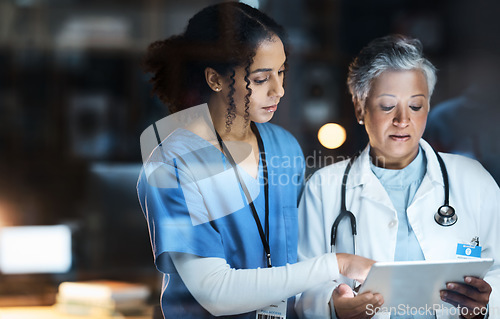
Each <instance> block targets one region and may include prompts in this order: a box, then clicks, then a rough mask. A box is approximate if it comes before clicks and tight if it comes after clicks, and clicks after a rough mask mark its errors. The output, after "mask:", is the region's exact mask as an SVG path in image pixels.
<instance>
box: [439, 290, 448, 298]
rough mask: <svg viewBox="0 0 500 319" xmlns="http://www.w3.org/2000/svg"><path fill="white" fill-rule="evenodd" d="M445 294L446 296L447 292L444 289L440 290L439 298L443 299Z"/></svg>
mask: <svg viewBox="0 0 500 319" xmlns="http://www.w3.org/2000/svg"><path fill="white" fill-rule="evenodd" d="M446 296H448V293H446V291H442V292H441V299H443V298H444V297H446Z"/></svg>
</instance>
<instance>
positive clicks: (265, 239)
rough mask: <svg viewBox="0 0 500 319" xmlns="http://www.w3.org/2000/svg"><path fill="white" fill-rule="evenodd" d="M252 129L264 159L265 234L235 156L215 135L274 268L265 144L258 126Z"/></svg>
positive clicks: (269, 262)
mask: <svg viewBox="0 0 500 319" xmlns="http://www.w3.org/2000/svg"><path fill="white" fill-rule="evenodd" d="M251 127H252V131H253V132H254V133H255V136H256V137H257V144H258V146H259V152H260V156H261V158H262V171H263V175H264V198H265V207H266V215H265V216H266V220H265V223H266V224H265V228H266V231H265V233H264V230H263V229H262V223H261V222H260V218H259V215H258V214H257V209H255V205H254V204H253V201H252V198H251V196H250V193H249V192H248V189H247V187H246V185H245V183H244V182H243V179H242V178H241V176H240V173H239V172H238V168H237V167H236V163H235V161H234V158H233V156H232V155H231V153H230V152H229V150H228V149H227V147H226V145H225V144H224V141H222V138H221V137H220V135H219V133H218V132H217V131H215V134H217V140H218V141H219V145H220V148H221V149H222V151H223V153H224V154H225V155H226V157H227V159H228V160H229V163H231V166H232V167H233V171H234V174H235V175H236V178H237V179H238V182H239V183H240V186H241V188H242V189H243V192H244V193H245V196H246V198H247V201H248V203H249V206H250V208H251V209H252V214H253V218H254V219H255V223H256V224H257V228H258V230H259V235H260V239H261V240H262V245H263V246H264V250H265V252H266V259H267V267H272V265H271V248H270V247H269V183H268V174H267V163H266V151H265V150H264V143H263V142H262V138H261V137H260V133H259V130H258V129H257V126H256V125H255V124H254V123H253V122H252V124H251Z"/></svg>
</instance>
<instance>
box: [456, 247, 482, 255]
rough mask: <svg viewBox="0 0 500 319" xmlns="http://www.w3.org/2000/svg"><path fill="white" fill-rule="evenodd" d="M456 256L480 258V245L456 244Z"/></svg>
mask: <svg viewBox="0 0 500 319" xmlns="http://www.w3.org/2000/svg"><path fill="white" fill-rule="evenodd" d="M457 258H465V259H470V258H481V246H476V245H471V244H457Z"/></svg>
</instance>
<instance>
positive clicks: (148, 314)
mask: <svg viewBox="0 0 500 319" xmlns="http://www.w3.org/2000/svg"><path fill="white" fill-rule="evenodd" d="M152 317H153V308H152V307H150V308H148V309H146V310H145V311H144V313H143V314H141V315H135V316H124V315H116V316H82V315H69V314H64V313H61V312H60V311H58V310H57V309H56V307H55V306H44V307H0V319H87V318H92V319H110V318H111V319H151V318H152Z"/></svg>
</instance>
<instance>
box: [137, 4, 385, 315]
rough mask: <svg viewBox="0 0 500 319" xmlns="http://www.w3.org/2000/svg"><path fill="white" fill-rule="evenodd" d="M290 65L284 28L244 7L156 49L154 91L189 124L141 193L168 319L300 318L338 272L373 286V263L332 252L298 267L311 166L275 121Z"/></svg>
mask: <svg viewBox="0 0 500 319" xmlns="http://www.w3.org/2000/svg"><path fill="white" fill-rule="evenodd" d="M286 59H287V55H286V41H285V34H284V31H283V29H282V28H281V27H280V26H279V25H278V24H276V22H274V21H273V20H272V19H270V18H269V17H268V16H266V15H264V14H263V13H261V12H260V11H258V10H256V9H254V8H251V7H249V6H247V5H244V4H241V3H236V2H229V3H223V4H218V5H214V6H210V7H207V8H205V9H203V10H202V11H200V12H199V13H197V14H196V15H195V16H194V17H192V18H191V19H190V21H189V24H188V26H187V29H186V31H185V32H184V33H183V34H181V35H178V36H173V37H171V38H168V39H166V40H163V41H157V42H155V43H153V44H151V45H150V46H149V48H148V53H147V56H146V59H145V67H146V70H147V71H149V72H151V73H152V74H153V77H152V80H151V82H152V84H153V91H154V93H155V94H156V95H157V96H158V97H159V98H160V99H161V100H162V102H164V103H165V104H166V105H168V106H169V109H170V111H171V113H173V115H171V116H176V115H177V114H181V115H183V118H184V120H185V121H184V122H183V123H184V124H185V125H184V126H182V127H179V128H177V129H175V130H172V132H171V133H170V134H169V135H168V137H166V138H165V139H164V140H163V141H161V143H160V144H159V145H158V147H156V149H154V151H153V152H152V153H151V155H150V156H149V157H148V158H147V159H146V161H145V163H144V170H143V172H142V173H141V176H140V179H139V182H138V186H137V187H138V195H139V199H140V203H141V206H142V209H143V212H144V214H145V216H146V219H147V221H148V226H149V232H150V237H151V243H152V247H153V253H154V257H155V264H156V267H157V268H158V269H159V270H160V271H161V272H162V273H163V274H164V280H163V289H162V296H161V306H162V311H163V314H164V316H165V318H210V317H212V316H231V317H238V318H239V317H241V318H256V316H258V315H259V314H261V315H272V316H275V317H276V318H285V317H288V318H290V317H293V315H294V314H293V307H291V306H293V296H295V295H296V294H298V293H300V292H302V291H304V290H307V289H310V288H313V287H315V286H317V285H320V284H324V283H326V282H329V281H331V280H333V279H335V278H337V277H338V275H339V272H340V273H342V274H343V275H345V276H349V277H353V278H356V279H360V280H363V278H364V276H365V275H366V273H367V271H368V269H369V268H370V266H371V264H372V261H371V260H368V259H365V258H362V257H356V256H352V255H347V254H339V255H338V256H336V255H335V254H331V253H329V254H324V255H322V256H319V257H318V258H314V259H311V260H309V261H306V262H303V263H296V261H297V260H296V259H297V251H296V249H297V229H298V225H297V202H298V198H299V195H300V192H301V189H302V183H303V178H304V159H303V155H302V152H301V149H300V147H299V144H298V143H297V141H296V140H295V138H294V137H293V136H292V135H291V134H290V133H288V132H287V131H285V130H284V129H282V128H280V127H278V126H276V125H273V124H269V123H267V122H268V121H269V120H270V119H271V118H272V117H273V114H274V112H275V111H276V110H277V108H278V103H279V101H280V99H281V98H282V97H283V94H284V88H283V78H284V72H285V68H286ZM202 103H207V104H202ZM198 104H200V105H198ZM194 105H198V106H196V107H192V106H194ZM191 111H192V113H193V114H198V115H199V113H200V112H201V113H202V114H203V112H204V111H206V112H207V114H206V116H204V115H202V116H199V117H197V116H196V115H193V114H191V113H189V112H191ZM186 112H187V113H186ZM181 117H182V116H181ZM186 119H187V120H186ZM181 122H182V121H181ZM185 122H187V124H186V123H185ZM160 131H161V128H160ZM249 203H250V204H249ZM378 298H379V296H376V295H371V296H370V301H371V302H372V303H377V302H379V299H378ZM287 300H288V301H287ZM259 318H260V317H259Z"/></svg>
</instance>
